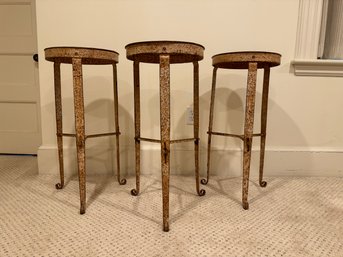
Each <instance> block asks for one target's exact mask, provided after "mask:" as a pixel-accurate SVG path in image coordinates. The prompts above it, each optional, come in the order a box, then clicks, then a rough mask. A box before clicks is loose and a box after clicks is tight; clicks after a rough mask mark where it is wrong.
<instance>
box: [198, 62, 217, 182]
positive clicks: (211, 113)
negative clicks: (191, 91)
mask: <svg viewBox="0 0 343 257" xmlns="http://www.w3.org/2000/svg"><path fill="white" fill-rule="evenodd" d="M216 79H217V68H213V75H212V90H211V103H210V117H209V124H208V132H207V134H208V146H207V178H206V179H202V180H201V184H203V185H206V184H207V183H208V181H209V179H210V164H211V163H210V161H211V143H212V124H213V110H214V99H215V94H216V93H215V92H216Z"/></svg>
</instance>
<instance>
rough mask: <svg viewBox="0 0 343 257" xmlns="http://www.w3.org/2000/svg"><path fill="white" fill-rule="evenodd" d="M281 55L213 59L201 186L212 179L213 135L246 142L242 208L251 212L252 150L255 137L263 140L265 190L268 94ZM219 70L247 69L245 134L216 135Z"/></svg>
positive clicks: (263, 183)
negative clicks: (257, 119)
mask: <svg viewBox="0 0 343 257" xmlns="http://www.w3.org/2000/svg"><path fill="white" fill-rule="evenodd" d="M280 58H281V55H280V54H278V53H272V52H232V53H224V54H218V55H215V56H213V57H212V60H213V67H214V68H213V75H212V89H211V102H210V115H209V126H208V132H207V134H208V148H207V151H208V152H207V177H206V179H202V180H201V183H202V184H203V185H206V184H207V183H208V182H209V176H210V168H211V167H210V163H211V162H210V161H211V143H212V135H216V136H225V137H235V138H239V139H241V140H242V141H243V182H242V206H243V208H244V209H246V210H247V209H249V203H248V191H249V176H250V163H251V148H252V141H253V137H261V142H260V165H259V185H260V186H261V187H266V186H267V182H266V181H264V180H263V169H264V154H265V143H266V130H267V113H268V94H269V78H270V67H273V66H277V65H279V64H280ZM218 68H224V69H248V79H247V89H246V105H245V118H244V134H243V135H237V134H229V133H221V132H215V131H213V115H214V101H215V90H216V78H217V70H218ZM258 69H263V70H264V76H263V89H262V106H261V131H260V133H257V134H254V133H253V130H254V113H255V96H256V79H257V70H258Z"/></svg>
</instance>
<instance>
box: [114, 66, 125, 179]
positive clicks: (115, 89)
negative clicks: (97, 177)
mask: <svg viewBox="0 0 343 257" xmlns="http://www.w3.org/2000/svg"><path fill="white" fill-rule="evenodd" d="M113 93H114V97H113V99H114V123H115V131H116V148H117V149H116V152H117V180H118V183H119V184H120V185H125V184H126V179H124V178H123V179H121V177H120V148H119V135H120V130H119V114H118V110H119V107H118V83H117V65H116V64H113Z"/></svg>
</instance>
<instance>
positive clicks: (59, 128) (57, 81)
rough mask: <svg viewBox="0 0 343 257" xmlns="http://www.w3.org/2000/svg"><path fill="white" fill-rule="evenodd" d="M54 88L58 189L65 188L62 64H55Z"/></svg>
mask: <svg viewBox="0 0 343 257" xmlns="http://www.w3.org/2000/svg"><path fill="white" fill-rule="evenodd" d="M54 86H55V112H56V132H57V133H56V135H57V149H58V164H59V169H60V183H57V184H56V185H55V187H56V189H62V188H63V186H64V164H63V136H62V133H63V125H62V124H63V123H62V95H61V63H58V62H55V63H54Z"/></svg>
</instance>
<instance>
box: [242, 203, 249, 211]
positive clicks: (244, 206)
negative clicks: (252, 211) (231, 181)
mask: <svg viewBox="0 0 343 257" xmlns="http://www.w3.org/2000/svg"><path fill="white" fill-rule="evenodd" d="M242 206H243V209H244V210H248V209H249V203H248V202H243V203H242Z"/></svg>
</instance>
